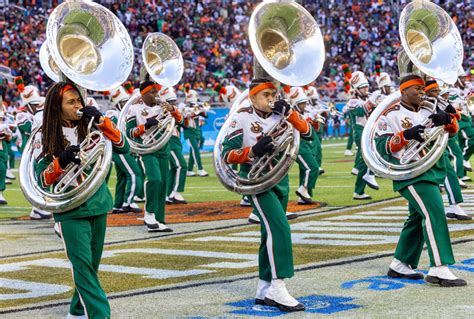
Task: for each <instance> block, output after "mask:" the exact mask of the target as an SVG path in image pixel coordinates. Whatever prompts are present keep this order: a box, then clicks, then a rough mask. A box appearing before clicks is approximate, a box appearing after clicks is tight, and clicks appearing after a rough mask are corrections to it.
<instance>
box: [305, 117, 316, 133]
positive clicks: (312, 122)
mask: <svg viewBox="0 0 474 319" xmlns="http://www.w3.org/2000/svg"><path fill="white" fill-rule="evenodd" d="M306 121H308V123H309V124H311V125H312V126H313V127H314V129H315V130H316V131H319V122H318V121H313V120H312V119H310V118H309V117H308V118H307V119H306Z"/></svg>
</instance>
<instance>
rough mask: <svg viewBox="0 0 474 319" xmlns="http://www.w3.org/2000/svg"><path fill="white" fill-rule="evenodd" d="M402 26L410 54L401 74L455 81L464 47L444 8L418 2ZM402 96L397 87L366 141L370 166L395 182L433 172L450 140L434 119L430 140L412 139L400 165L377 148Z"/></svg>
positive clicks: (433, 104) (374, 117) (432, 102)
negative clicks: (380, 130) (384, 119)
mask: <svg viewBox="0 0 474 319" xmlns="http://www.w3.org/2000/svg"><path fill="white" fill-rule="evenodd" d="M399 30H400V37H401V39H402V46H403V49H404V50H405V53H403V54H400V55H399V57H401V58H399V69H400V75H401V77H404V76H406V75H408V74H416V75H424V74H426V75H428V76H431V77H433V78H436V79H441V80H443V81H444V82H447V83H451V84H454V82H455V81H456V79H457V71H458V69H459V67H460V65H461V63H462V51H463V47H462V42H461V39H460V36H459V31H458V30H457V28H456V25H455V24H454V22H453V21H452V20H451V18H450V17H449V16H448V14H447V13H446V12H445V11H444V10H443V9H441V8H440V7H438V6H437V5H435V4H433V3H431V2H428V1H415V2H412V3H410V4H408V5H407V6H406V7H405V8H404V9H403V12H402V13H401V15H400V21H399ZM459 54H461V55H459ZM422 73H423V74H422ZM400 100H401V93H400V91H396V92H394V93H392V94H391V95H389V96H388V97H386V98H385V99H384V100H383V101H382V102H381V103H380V104H379V105H378V106H377V107H376V108H375V109H374V110H373V112H372V114H371V115H370V117H369V119H368V120H367V123H366V125H365V127H364V131H363V134H362V141H361V146H362V155H363V157H364V160H365V162H366V163H367V166H368V167H369V168H370V170H372V171H373V172H374V173H375V174H376V175H378V176H381V177H385V178H388V179H392V180H407V179H411V178H414V177H416V176H419V175H421V174H423V173H424V172H426V171H427V170H429V169H430V168H431V167H432V166H433V165H434V164H435V163H436V162H437V161H438V160H439V159H440V157H441V156H442V155H443V152H444V150H445V148H446V144H447V141H448V134H447V133H446V132H445V130H444V128H443V127H433V125H432V122H431V120H429V119H428V120H426V121H424V123H422V125H425V126H426V129H425V133H424V134H423V138H424V142H422V143H420V142H418V141H410V143H409V144H408V145H407V147H406V148H405V151H404V153H403V154H402V156H401V158H400V161H399V164H394V163H390V162H389V161H387V160H386V159H385V158H384V157H383V156H382V155H381V154H379V152H378V151H377V148H376V141H375V140H376V138H377V133H376V130H377V127H378V121H379V119H380V117H381V116H383V114H384V112H385V111H386V110H387V108H389V107H391V106H392V105H394V104H396V103H399V102H400ZM440 101H441V100H440V99H429V98H427V99H425V101H424V102H423V103H424V104H425V105H429V106H430V109H431V110H432V111H433V112H435V111H436V108H437V107H438V104H439V102H440ZM441 102H442V101H441ZM441 104H443V103H441Z"/></svg>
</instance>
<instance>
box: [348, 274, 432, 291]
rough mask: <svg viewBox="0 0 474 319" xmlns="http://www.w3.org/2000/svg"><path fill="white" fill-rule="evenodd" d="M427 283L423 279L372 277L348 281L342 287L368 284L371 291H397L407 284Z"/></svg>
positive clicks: (349, 287)
mask: <svg viewBox="0 0 474 319" xmlns="http://www.w3.org/2000/svg"><path fill="white" fill-rule="evenodd" d="M424 283H425V281H424V280H423V279H419V280H411V279H401V278H391V277H388V276H370V277H366V278H363V279H358V280H351V281H346V282H345V283H343V284H342V285H341V288H342V289H352V288H354V287H355V286H356V285H359V284H368V285H367V286H366V288H367V289H369V290H382V291H383V290H397V289H401V288H404V287H405V286H406V285H407V284H414V285H422V284H424Z"/></svg>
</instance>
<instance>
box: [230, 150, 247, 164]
mask: <svg viewBox="0 0 474 319" xmlns="http://www.w3.org/2000/svg"><path fill="white" fill-rule="evenodd" d="M249 153H250V146H247V147H245V148H240V149H236V150H231V151H230V152H229V153H227V156H226V158H225V161H226V162H227V163H228V164H243V163H247V162H250V161H251V159H250V157H249Z"/></svg>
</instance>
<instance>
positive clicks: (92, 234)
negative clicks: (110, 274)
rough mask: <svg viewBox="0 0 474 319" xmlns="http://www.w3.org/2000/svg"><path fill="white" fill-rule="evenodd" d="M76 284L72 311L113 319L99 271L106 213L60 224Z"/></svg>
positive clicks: (92, 316) (73, 312) (91, 316)
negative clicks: (111, 318)
mask: <svg viewBox="0 0 474 319" xmlns="http://www.w3.org/2000/svg"><path fill="white" fill-rule="evenodd" d="M58 224H59V229H60V232H61V236H62V238H63V243H64V248H65V250H66V256H67V258H68V259H69V261H70V262H71V265H72V273H73V280H74V285H75V290H74V295H73V297H72V301H71V306H70V310H69V312H70V313H71V314H72V315H75V316H81V315H84V314H86V315H87V317H88V318H110V306H109V302H108V301H107V296H106V295H105V292H104V290H103V289H102V287H101V286H100V282H99V278H98V276H97V272H98V270H99V264H100V258H101V256H102V250H103V248H104V238H105V227H106V224H107V214H102V215H98V216H92V217H86V218H76V219H68V220H64V221H62V222H58Z"/></svg>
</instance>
